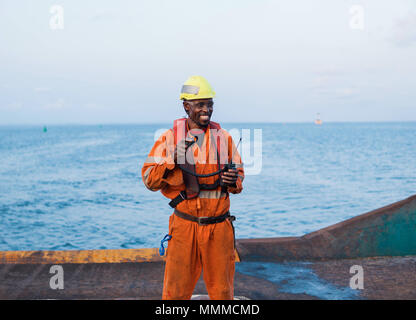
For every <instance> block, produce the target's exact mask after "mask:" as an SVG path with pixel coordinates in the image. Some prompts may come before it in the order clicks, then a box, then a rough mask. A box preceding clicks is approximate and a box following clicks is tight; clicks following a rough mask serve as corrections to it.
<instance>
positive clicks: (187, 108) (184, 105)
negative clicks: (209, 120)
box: [183, 101, 190, 114]
mask: <svg viewBox="0 0 416 320" xmlns="http://www.w3.org/2000/svg"><path fill="white" fill-rule="evenodd" d="M183 108H184V109H185V112H186V114H189V108H190V106H189V103H188V101H184V102H183Z"/></svg>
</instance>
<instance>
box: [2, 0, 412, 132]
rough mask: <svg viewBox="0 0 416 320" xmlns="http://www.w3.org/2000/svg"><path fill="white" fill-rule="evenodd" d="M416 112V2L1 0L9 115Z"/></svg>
mask: <svg viewBox="0 0 416 320" xmlns="http://www.w3.org/2000/svg"><path fill="white" fill-rule="evenodd" d="M191 75H202V76H204V77H205V78H206V79H207V80H208V81H209V82H210V83H211V85H212V87H213V88H214V90H215V91H216V93H217V95H216V98H215V99H214V102H215V105H214V114H213V120H215V121H219V122H313V120H314V119H315V118H316V116H317V114H318V113H319V114H320V117H321V119H322V120H323V121H324V122H331V121H341V122H349V121H416V102H415V101H416V90H415V88H416V76H415V75H416V1H412V0H397V1H391V0H315V1H310V0H302V1H301V0H291V1H289V0H285V1H274V0H267V1H266V0H264V1H262V0H257V1H247V0H239V1H227V0H211V1H195V0H194V1H190V0H186V1H185V0H175V1H172V0H151V1H150V0H149V1H137V0H136V1H126V0H121V1H115V0H113V1H105V0H99V1H97V0H89V1H75V0H55V1H47V0H39V1H30V0H27V1H25V0H19V1H12V0H0V124H2V125H7V124H44V125H46V124H69V123H79V124H89V123H91V124H92V123H94V124H95V123H162V122H163V123H170V122H171V121H172V120H173V119H175V118H178V117H181V116H183V115H184V112H183V107H182V104H181V101H180V100H179V93H180V90H181V87H182V84H183V83H184V82H185V80H186V79H187V78H188V77H189V76H191Z"/></svg>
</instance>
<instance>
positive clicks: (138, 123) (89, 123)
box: [0, 120, 416, 127]
mask: <svg viewBox="0 0 416 320" xmlns="http://www.w3.org/2000/svg"><path fill="white" fill-rule="evenodd" d="M412 122H416V120H353V121H338V120H334V121H323V122H322V124H321V125H325V123H412ZM168 123H170V122H66V123H65V122H50V123H24V122H23V123H0V126H2V127H7V126H71V125H75V126H92V125H156V124H168ZM222 123H226V124H234V123H235V124H241V123H244V124H315V123H314V121H223V122H222Z"/></svg>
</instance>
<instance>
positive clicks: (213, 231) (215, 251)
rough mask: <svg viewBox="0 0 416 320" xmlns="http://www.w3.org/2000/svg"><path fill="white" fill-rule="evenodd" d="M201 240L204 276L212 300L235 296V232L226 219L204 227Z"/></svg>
mask: <svg viewBox="0 0 416 320" xmlns="http://www.w3.org/2000/svg"><path fill="white" fill-rule="evenodd" d="M202 228H206V229H205V230H200V231H201V232H200V234H199V236H200V237H199V238H198V239H199V240H200V241H199V242H200V250H201V256H202V267H203V277H204V281H205V285H206V287H207V290H208V295H209V297H210V299H211V300H232V299H233V298H234V271H235V255H234V232H233V229H232V226H231V222H230V221H228V220H226V221H224V222H221V223H218V224H216V225H212V226H207V227H202Z"/></svg>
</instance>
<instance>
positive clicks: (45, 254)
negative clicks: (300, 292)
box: [0, 248, 240, 264]
mask: <svg viewBox="0 0 416 320" xmlns="http://www.w3.org/2000/svg"><path fill="white" fill-rule="evenodd" d="M235 258H236V261H237V262H239V261H240V257H239V255H238V253H237V251H236V252H235ZM165 260H166V256H163V257H161V256H160V255H159V250H158V249H157V248H145V249H102V250H62V251H46V250H38V251H0V264H65V263H78V264H79V263H81V264H82V263H125V262H164V261H165Z"/></svg>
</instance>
